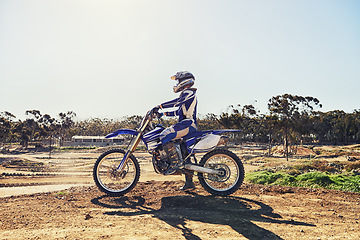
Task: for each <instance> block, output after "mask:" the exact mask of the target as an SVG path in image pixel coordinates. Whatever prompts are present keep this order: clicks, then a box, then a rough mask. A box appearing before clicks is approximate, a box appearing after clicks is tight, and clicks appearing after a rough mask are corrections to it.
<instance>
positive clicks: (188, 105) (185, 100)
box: [160, 88, 197, 124]
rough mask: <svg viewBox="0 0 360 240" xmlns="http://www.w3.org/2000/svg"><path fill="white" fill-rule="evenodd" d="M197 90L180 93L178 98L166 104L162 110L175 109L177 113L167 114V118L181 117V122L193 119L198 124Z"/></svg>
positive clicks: (163, 104)
mask: <svg viewBox="0 0 360 240" xmlns="http://www.w3.org/2000/svg"><path fill="white" fill-rule="evenodd" d="M196 90H197V89H196V88H187V89H185V90H183V91H182V92H181V93H180V96H179V97H178V98H175V99H174V100H171V101H168V102H164V103H162V104H161V105H160V108H175V107H177V108H178V109H177V110H175V111H170V112H165V115H166V116H179V122H181V121H182V120H184V119H191V120H193V121H194V123H195V124H196V112H197V98H196V95H195V93H196Z"/></svg>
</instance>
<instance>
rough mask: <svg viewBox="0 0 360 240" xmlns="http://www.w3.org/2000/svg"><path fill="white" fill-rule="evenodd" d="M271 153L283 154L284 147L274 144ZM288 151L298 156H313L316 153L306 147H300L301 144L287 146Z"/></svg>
mask: <svg viewBox="0 0 360 240" xmlns="http://www.w3.org/2000/svg"><path fill="white" fill-rule="evenodd" d="M271 153H272V154H274V155H284V154H285V149H284V147H283V146H276V147H273V148H272V150H271ZM289 153H291V154H293V155H299V156H304V155H313V156H315V155H316V153H315V152H314V151H313V150H311V149H309V148H306V147H301V146H294V147H291V148H289Z"/></svg>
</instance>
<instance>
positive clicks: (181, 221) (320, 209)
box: [0, 181, 360, 239]
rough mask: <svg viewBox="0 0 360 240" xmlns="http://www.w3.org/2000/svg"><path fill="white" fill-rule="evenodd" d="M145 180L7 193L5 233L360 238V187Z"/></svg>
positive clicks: (1, 220) (2, 218)
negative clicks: (119, 191) (128, 185)
mask: <svg viewBox="0 0 360 240" xmlns="http://www.w3.org/2000/svg"><path fill="white" fill-rule="evenodd" d="M181 184H182V183H181V182H180V181H179V182H175V181H148V182H140V183H139V184H138V185H137V186H136V187H135V188H134V190H133V191H132V192H130V193H129V194H128V195H126V196H123V197H108V196H106V195H103V194H102V193H101V192H99V191H98V190H97V188H95V187H76V188H70V189H68V190H66V191H61V192H57V193H56V192H54V193H42V194H33V195H27V196H17V197H7V198H1V199H0V204H1V211H0V229H1V231H0V238H1V239H214V238H219V239H330V238H333V239H340V238H347V239H357V237H358V236H359V235H360V230H359V228H358V226H359V216H358V213H359V212H360V194H358V193H346V192H339V191H331V190H321V189H306V188H293V187H280V186H262V185H252V184H244V185H243V186H242V187H241V188H240V189H239V190H238V191H237V192H236V193H235V194H234V195H232V196H229V197H213V196H211V195H209V194H208V193H206V192H205V191H204V190H203V189H202V188H200V186H199V185H198V184H197V187H198V188H197V189H196V190H195V191H193V192H191V193H186V192H181V191H178V190H177V189H178V188H179V187H180V186H181Z"/></svg>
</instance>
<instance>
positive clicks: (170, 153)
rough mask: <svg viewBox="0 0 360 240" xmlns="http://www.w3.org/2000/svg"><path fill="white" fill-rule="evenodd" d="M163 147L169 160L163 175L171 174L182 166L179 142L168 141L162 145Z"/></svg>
mask: <svg viewBox="0 0 360 240" xmlns="http://www.w3.org/2000/svg"><path fill="white" fill-rule="evenodd" d="M163 149H164V151H165V152H166V155H167V158H168V159H169V161H170V167H169V169H168V170H167V171H165V173H164V174H165V175H169V174H172V173H173V172H175V171H176V170H179V169H181V168H183V167H184V160H183V159H182V154H181V150H180V145H179V144H176V143H174V142H168V143H166V144H165V145H164V146H163Z"/></svg>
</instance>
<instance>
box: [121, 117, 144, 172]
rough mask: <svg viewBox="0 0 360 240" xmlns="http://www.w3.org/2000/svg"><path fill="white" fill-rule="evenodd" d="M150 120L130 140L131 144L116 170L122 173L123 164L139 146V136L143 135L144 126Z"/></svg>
mask: <svg viewBox="0 0 360 240" xmlns="http://www.w3.org/2000/svg"><path fill="white" fill-rule="evenodd" d="M149 122H150V119H147V120H146V122H145V123H144V124H143V125H142V127H141V128H140V129H138V131H137V134H136V136H135V138H134V139H133V140H132V142H131V143H130V145H129V147H128V148H127V150H126V153H125V156H124V157H123V159H122V160H121V162H120V164H119V166H118V167H117V170H119V171H122V170H123V169H124V166H125V163H126V161H127V160H128V158H129V156H130V154H132V153H133V152H135V150H136V147H137V146H138V145H139V143H140V140H141V135H142V133H143V131H144V130H145V128H146V126H147V125H148V124H149Z"/></svg>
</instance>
